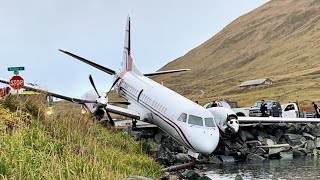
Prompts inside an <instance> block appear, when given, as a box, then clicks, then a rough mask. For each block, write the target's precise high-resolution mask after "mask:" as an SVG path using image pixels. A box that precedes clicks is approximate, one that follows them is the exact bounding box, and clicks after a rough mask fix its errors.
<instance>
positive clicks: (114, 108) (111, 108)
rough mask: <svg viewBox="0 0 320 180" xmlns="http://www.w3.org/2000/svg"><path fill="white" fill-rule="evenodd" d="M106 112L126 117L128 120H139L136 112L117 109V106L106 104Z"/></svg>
mask: <svg viewBox="0 0 320 180" xmlns="http://www.w3.org/2000/svg"><path fill="white" fill-rule="evenodd" d="M106 110H107V111H109V112H111V113H114V114H119V115H122V116H126V117H129V118H133V119H140V115H139V114H138V113H137V112H135V111H132V110H130V109H125V108H122V107H118V106H114V105H111V104H108V105H107V106H106Z"/></svg>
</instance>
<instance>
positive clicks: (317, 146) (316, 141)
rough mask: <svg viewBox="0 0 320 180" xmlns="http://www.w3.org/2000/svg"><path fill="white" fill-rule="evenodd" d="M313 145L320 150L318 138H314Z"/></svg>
mask: <svg viewBox="0 0 320 180" xmlns="http://www.w3.org/2000/svg"><path fill="white" fill-rule="evenodd" d="M315 145H316V148H320V138H316V140H315Z"/></svg>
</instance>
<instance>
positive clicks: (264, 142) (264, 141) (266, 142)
mask: <svg viewBox="0 0 320 180" xmlns="http://www.w3.org/2000/svg"><path fill="white" fill-rule="evenodd" d="M262 144H263V145H267V146H272V145H274V144H275V143H274V141H272V140H271V139H268V138H265V139H263V141H262Z"/></svg>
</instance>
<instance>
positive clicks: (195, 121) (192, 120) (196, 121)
mask: <svg viewBox="0 0 320 180" xmlns="http://www.w3.org/2000/svg"><path fill="white" fill-rule="evenodd" d="M188 123H189V124H193V125H197V126H203V120H202V118H201V117H198V116H194V115H189V120H188Z"/></svg>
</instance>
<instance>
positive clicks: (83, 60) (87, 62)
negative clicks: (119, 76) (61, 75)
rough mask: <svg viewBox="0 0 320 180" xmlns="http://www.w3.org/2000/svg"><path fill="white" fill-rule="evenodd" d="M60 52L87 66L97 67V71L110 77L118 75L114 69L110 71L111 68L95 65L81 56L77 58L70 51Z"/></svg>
mask: <svg viewBox="0 0 320 180" xmlns="http://www.w3.org/2000/svg"><path fill="white" fill-rule="evenodd" d="M59 51H61V52H63V53H65V54H67V55H69V56H71V57H73V58H76V59H78V60H80V61H82V62H84V63H86V64H89V65H90V66H93V67H95V68H97V69H100V70H101V71H103V72H106V73H108V74H110V75H114V74H115V73H116V72H115V71H114V70H112V69H109V68H106V67H104V66H101V65H99V64H96V63H94V62H92V61H89V60H87V59H85V58H83V57H80V56H77V55H75V54H72V53H70V52H68V51H64V50H61V49H59Z"/></svg>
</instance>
